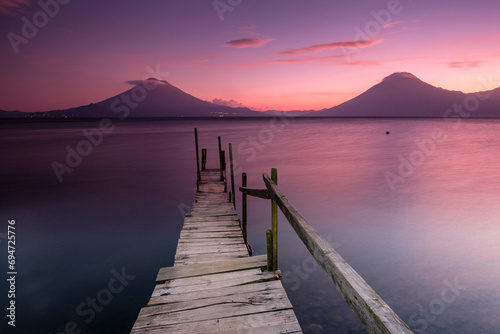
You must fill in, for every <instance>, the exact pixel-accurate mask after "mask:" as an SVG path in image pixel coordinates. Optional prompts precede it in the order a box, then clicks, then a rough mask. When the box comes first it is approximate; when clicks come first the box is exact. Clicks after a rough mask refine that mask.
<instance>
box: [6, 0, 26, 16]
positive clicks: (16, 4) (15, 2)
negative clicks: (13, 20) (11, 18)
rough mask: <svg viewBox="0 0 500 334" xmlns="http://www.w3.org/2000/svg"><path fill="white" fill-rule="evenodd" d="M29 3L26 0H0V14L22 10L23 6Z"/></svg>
mask: <svg viewBox="0 0 500 334" xmlns="http://www.w3.org/2000/svg"><path fill="white" fill-rule="evenodd" d="M29 4H30V2H29V1H28V0H0V15H15V14H17V13H19V12H23V11H24V9H23V7H24V6H28V5H29Z"/></svg>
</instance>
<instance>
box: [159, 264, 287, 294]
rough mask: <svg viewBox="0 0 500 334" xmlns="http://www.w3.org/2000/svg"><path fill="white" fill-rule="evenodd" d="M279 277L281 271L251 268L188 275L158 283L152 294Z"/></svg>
mask: <svg viewBox="0 0 500 334" xmlns="http://www.w3.org/2000/svg"><path fill="white" fill-rule="evenodd" d="M279 278H280V273H278V272H262V271H260V270H258V269H249V270H244V271H239V272H230V273H224V274H212V275H205V276H196V277H188V278H183V279H178V280H168V281H166V282H165V283H163V284H158V285H156V287H155V288H154V290H153V293H152V296H153V297H158V296H161V295H170V294H176V293H184V292H193V291H201V290H209V289H219V288H222V287H228V286H237V285H243V284H252V283H258V282H266V281H272V280H276V279H279Z"/></svg>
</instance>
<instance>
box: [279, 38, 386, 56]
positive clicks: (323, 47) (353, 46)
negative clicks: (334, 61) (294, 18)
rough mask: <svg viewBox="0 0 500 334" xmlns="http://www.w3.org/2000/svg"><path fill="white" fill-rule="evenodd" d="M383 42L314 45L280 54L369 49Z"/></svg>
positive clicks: (362, 41) (363, 41)
mask: <svg viewBox="0 0 500 334" xmlns="http://www.w3.org/2000/svg"><path fill="white" fill-rule="evenodd" d="M380 42H382V40H380V39H376V40H371V41H365V40H361V41H353V42H333V43H326V44H317V45H312V46H307V47H304V48H298V49H291V50H286V51H283V52H280V53H279V54H283V55H297V54H304V53H318V52H321V51H324V50H335V49H340V48H344V49H362V48H369V47H371V46H374V45H377V44H379V43H380Z"/></svg>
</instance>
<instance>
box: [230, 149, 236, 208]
mask: <svg viewBox="0 0 500 334" xmlns="http://www.w3.org/2000/svg"><path fill="white" fill-rule="evenodd" d="M229 164H230V165H231V192H232V193H233V206H234V208H235V209H236V193H235V192H234V169H233V147H232V146H231V143H229Z"/></svg>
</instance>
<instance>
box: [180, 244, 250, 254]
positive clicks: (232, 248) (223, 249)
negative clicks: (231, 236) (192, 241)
mask: <svg viewBox="0 0 500 334" xmlns="http://www.w3.org/2000/svg"><path fill="white" fill-rule="evenodd" d="M235 252H237V253H238V254H240V253H242V254H244V255H248V250H247V247H246V245H244V244H233V245H214V246H204V247H194V246H185V247H177V252H176V255H186V254H193V255H194V254H214V253H215V254H222V253H235ZM215 256H216V255H215Z"/></svg>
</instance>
